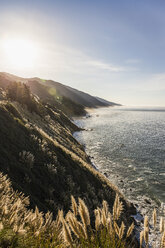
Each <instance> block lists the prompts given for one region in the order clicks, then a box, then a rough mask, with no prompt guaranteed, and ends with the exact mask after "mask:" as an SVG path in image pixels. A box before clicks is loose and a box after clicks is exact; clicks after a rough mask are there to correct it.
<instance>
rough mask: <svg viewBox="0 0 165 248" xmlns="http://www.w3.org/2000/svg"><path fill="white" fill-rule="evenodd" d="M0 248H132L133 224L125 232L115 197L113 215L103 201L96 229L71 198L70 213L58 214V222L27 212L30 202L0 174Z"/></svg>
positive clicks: (81, 204)
mask: <svg viewBox="0 0 165 248" xmlns="http://www.w3.org/2000/svg"><path fill="white" fill-rule="evenodd" d="M0 189H1V191H0V220H1V222H0V246H1V247H2V248H5V247H13V248H14V247H20V248H21V247H25V248H26V247H36V248H39V247H41V248H42V247H43V248H45V247H49V248H50V247H93V248H94V247H112V248H113V247H114V248H116V247H118V248H124V247H133V245H132V244H133V242H132V243H131V242H130V240H129V237H130V236H131V234H132V231H133V229H134V224H133V223H132V225H131V226H130V227H129V228H128V231H127V232H125V225H124V223H123V222H122V223H121V225H120V226H119V223H120V222H119V217H120V215H121V212H122V209H123V205H122V203H121V202H120V200H119V197H118V195H117V196H116V199H115V202H114V206H113V214H111V213H110V212H109V210H108V204H107V202H106V201H103V206H102V208H97V209H96V210H95V211H94V212H95V227H92V226H91V219H90V215H89V211H88V208H87V206H86V205H85V203H84V201H83V200H81V199H80V198H79V204H78V205H77V203H76V201H75V199H74V197H73V196H72V197H71V199H72V206H71V210H70V211H69V212H68V213H67V214H66V216H65V217H64V214H63V211H62V210H59V211H58V214H57V216H56V220H53V218H52V217H53V216H52V214H51V213H50V212H47V213H46V214H43V213H42V212H39V210H38V208H37V207H36V208H35V210H34V211H33V210H28V209H27V206H28V204H29V201H28V198H25V197H24V196H23V195H22V194H21V193H18V192H15V191H14V190H13V188H12V186H11V183H10V181H9V180H8V179H7V178H6V176H3V175H2V174H0Z"/></svg>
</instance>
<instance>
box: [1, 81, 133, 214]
mask: <svg viewBox="0 0 165 248" xmlns="http://www.w3.org/2000/svg"><path fill="white" fill-rule="evenodd" d="M14 91H15V92H14ZM10 92H11V93H12V94H11V93H10ZM26 94H27V95H28V96H26ZM1 95H2V97H3V100H1V102H0V137H1V139H0V154H1V161H0V170H1V172H3V173H5V174H8V176H9V177H10V179H11V181H12V183H13V186H14V188H15V189H18V190H19V191H22V192H23V193H25V194H26V195H29V196H30V199H31V200H30V202H31V206H33V207H34V206H35V205H37V206H38V207H39V208H40V209H41V210H43V211H45V210H48V209H49V210H51V211H53V212H57V209H58V208H60V207H63V208H64V210H65V209H68V207H69V205H70V196H71V194H73V195H74V196H75V197H76V198H77V197H79V196H81V197H82V198H85V199H86V201H87V203H88V206H90V209H93V208H94V207H96V206H97V205H99V203H100V202H101V201H102V200H103V199H107V200H108V201H110V199H112V198H113V199H114V197H115V194H116V192H115V191H116V189H115V187H114V186H113V185H111V184H110V182H109V181H108V180H107V179H106V178H105V177H104V176H102V175H101V174H100V173H99V172H97V171H96V170H95V169H93V167H92V166H91V164H90V160H89V158H88V156H87V155H86V153H85V151H84V149H83V147H82V145H80V144H79V143H78V142H77V141H76V140H75V139H74V138H73V136H72V133H73V132H74V131H76V130H78V127H77V126H75V125H74V124H73V123H72V122H71V121H70V120H69V119H68V118H67V116H66V115H65V114H64V113H62V111H60V110H58V109H57V108H55V107H54V106H52V105H50V104H45V103H43V102H41V101H40V100H39V99H38V98H36V97H35V96H34V95H32V94H31V93H30V92H29V91H28V90H27V87H26V85H22V84H20V83H13V85H11V86H10V87H9V88H8V90H6V91H4V90H1ZM122 198H123V196H122ZM123 199H124V198H123ZM124 201H125V200H124ZM125 206H126V208H127V210H128V209H130V211H132V210H133V208H132V206H131V205H130V206H129V204H128V203H127V202H126V201H125ZM133 211H134V210H133ZM127 214H128V215H129V211H128V212H127Z"/></svg>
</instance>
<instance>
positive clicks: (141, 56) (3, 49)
mask: <svg viewBox="0 0 165 248" xmlns="http://www.w3.org/2000/svg"><path fill="white" fill-rule="evenodd" d="M164 13H165V1H164V0H138V1H137V0H124V1H123V0H113V1H112V0H83V1H82V0H45V1H43V0H28V1H24V0H0V58H1V59H0V71H5V72H9V73H12V74H15V75H18V76H23V77H36V76H37V77H40V78H43V79H52V80H55V81H58V82H61V83H63V84H66V85H69V86H71V87H74V88H77V89H79V90H82V91H85V92H87V93H90V94H91V95H94V96H99V97H102V98H105V99H107V100H110V101H114V102H117V103H121V104H123V105H132V106H133V105H134V106H165V14H164Z"/></svg>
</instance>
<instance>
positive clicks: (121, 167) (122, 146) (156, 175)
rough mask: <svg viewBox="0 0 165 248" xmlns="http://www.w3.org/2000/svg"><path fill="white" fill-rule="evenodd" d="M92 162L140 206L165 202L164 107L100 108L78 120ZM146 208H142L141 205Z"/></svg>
mask: <svg viewBox="0 0 165 248" xmlns="http://www.w3.org/2000/svg"><path fill="white" fill-rule="evenodd" d="M75 122H76V124H78V125H79V126H81V127H83V128H85V129H86V131H82V132H78V133H75V137H76V138H77V139H78V140H79V141H80V142H81V143H82V144H84V145H85V149H86V151H87V153H88V155H90V156H91V160H92V162H93V163H94V164H95V166H96V168H98V169H99V170H100V171H101V172H102V173H104V174H105V175H106V176H107V177H108V178H109V179H110V180H111V181H112V182H113V183H114V184H116V185H117V186H118V187H119V189H120V190H121V191H122V192H123V193H124V195H125V196H126V197H127V198H128V199H130V200H131V201H133V202H134V203H136V204H137V206H139V208H140V206H142V205H143V207H144V204H145V206H152V205H153V204H154V205H157V204H158V205H159V206H160V205H161V207H162V208H164V203H165V108H156V107H154V108H151V107H146V108H142V107H141V108H135V107H134V108H126V107H114V108H101V109H96V110H94V111H93V112H91V116H90V118H82V119H77V120H75ZM141 209H143V208H141Z"/></svg>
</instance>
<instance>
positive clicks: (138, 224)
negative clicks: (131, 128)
mask: <svg viewBox="0 0 165 248" xmlns="http://www.w3.org/2000/svg"><path fill="white" fill-rule="evenodd" d="M104 108H105V107H104ZM108 108H109V107H108ZM94 110H95V109H92V110H91V109H90V110H89V111H87V109H86V111H87V115H86V116H85V117H84V116H83V117H79V118H76V120H80V122H81V120H82V119H88V118H90V117H92V113H94ZM74 123H75V124H76V125H78V123H77V122H75V120H74ZM81 131H87V132H88V131H93V130H88V129H84V128H83V130H80V131H78V132H75V133H74V134H73V136H74V138H75V139H76V140H77V141H78V142H79V143H81V142H80V140H79V139H78V135H76V133H78V134H79V132H81ZM81 144H82V143H81ZM82 145H84V144H82ZM84 150H85V152H86V153H87V155H88V156H89V159H90V162H91V164H92V166H93V168H94V169H96V170H97V171H99V172H100V173H101V174H102V175H104V176H105V177H106V178H107V179H108V180H109V181H110V179H109V177H108V175H106V173H104V172H102V171H101V170H100V169H99V168H98V166H97V164H96V163H95V162H94V160H95V156H94V154H90V155H89V153H88V151H87V149H86V147H85V146H84ZM110 182H111V181H110ZM111 183H112V184H113V182H111ZM115 186H116V187H118V185H115ZM118 188H119V191H120V187H118ZM125 198H126V199H127V200H128V201H130V199H128V198H127V196H125ZM143 200H144V202H142V203H141V202H139V200H138V201H131V203H132V204H133V206H134V207H135V208H136V214H135V215H132V217H133V218H134V222H135V236H136V239H137V240H138V242H139V241H140V237H139V234H140V232H141V230H142V229H143V223H144V216H145V215H149V214H150V216H149V217H151V216H152V211H153V209H154V207H155V206H154V202H153V201H152V200H151V199H147V198H145V199H143ZM144 203H145V205H144ZM156 209H157V210H158V207H157V206H156ZM142 210H143V211H142ZM158 212H159V210H158ZM157 235H158V232H157V233H154V229H153V227H152V226H151V233H150V247H152V244H153V243H154V242H155V239H156V237H157Z"/></svg>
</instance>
